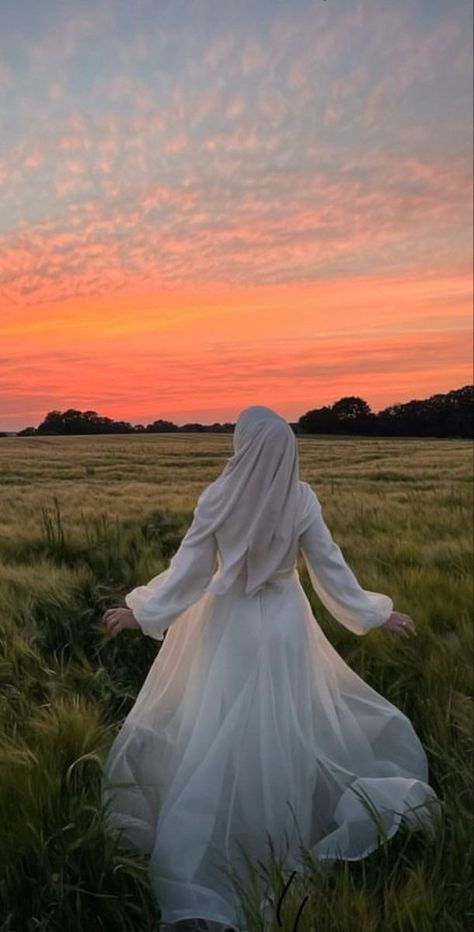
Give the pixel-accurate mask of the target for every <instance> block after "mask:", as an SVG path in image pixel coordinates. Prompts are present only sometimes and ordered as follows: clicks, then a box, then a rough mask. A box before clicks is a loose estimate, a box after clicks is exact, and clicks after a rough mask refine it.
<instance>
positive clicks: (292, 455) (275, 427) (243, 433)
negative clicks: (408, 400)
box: [183, 405, 299, 595]
mask: <svg viewBox="0 0 474 932" xmlns="http://www.w3.org/2000/svg"><path fill="white" fill-rule="evenodd" d="M233 446H234V455H233V456H231V457H230V459H229V460H228V462H227V465H226V466H225V468H224V470H223V471H222V473H221V475H220V476H218V478H217V479H216V480H215V481H214V482H212V483H211V484H210V485H209V486H208V487H207V488H206V489H205V490H204V492H203V493H202V494H201V496H200V497H199V499H198V502H197V505H196V510H195V520H194V522H193V525H192V526H191V527H190V528H189V530H188V532H187V534H186V535H185V537H184V538H183V542H185V541H186V542H188V543H192V544H194V543H197V542H199V541H200V540H202V539H203V538H205V537H206V536H207V535H208V534H210V533H213V532H214V531H215V530H216V529H217V528H218V527H219V525H221V524H222V523H223V522H224V521H226V536H227V537H229V535H230V537H231V540H232V548H231V553H232V557H231V559H230V560H225V561H224V563H223V565H222V566H220V567H219V570H218V573H217V575H216V576H215V578H214V579H213V580H212V581H211V582H210V583H209V585H208V586H207V587H206V590H205V591H208V592H215V593H219V594H222V593H224V592H226V591H227V589H228V588H229V586H230V585H231V584H232V582H233V581H234V579H235V578H236V576H237V575H238V574H239V573H240V572H241V571H242V570H243V569H245V570H246V573H247V579H246V589H245V591H246V593H247V595H254V594H255V593H256V592H257V591H258V589H260V587H261V586H263V585H264V583H265V582H266V580H267V579H268V578H269V577H270V576H271V575H272V573H273V572H274V571H275V570H276V569H278V567H279V565H280V564H281V563H282V561H283V560H284V558H285V556H286V555H287V553H289V551H290V549H291V546H292V544H293V541H294V535H295V528H296V517H297V505H298V492H299V463H298V447H297V442H296V437H295V434H294V432H293V430H292V428H291V427H290V425H289V424H288V422H287V421H286V420H285V419H284V418H283V417H281V416H280V415H279V414H277V413H276V411H273V410H272V409H271V408H267V407H264V406H262V405H252V406H250V407H248V408H244V410H243V411H241V413H240V415H239V417H238V419H237V422H236V425H235V430H234V434H233Z"/></svg>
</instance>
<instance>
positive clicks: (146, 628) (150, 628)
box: [125, 589, 165, 641]
mask: <svg viewBox="0 0 474 932" xmlns="http://www.w3.org/2000/svg"><path fill="white" fill-rule="evenodd" d="M134 592H135V590H134V589H132V591H131V592H127V595H126V596H125V605H126V606H127V608H129V609H130V610H131V611H132V612H133V616H134V618H135V620H136V621H137V622H138V624H139V625H140V628H141V631H142V633H143V634H146V635H147V637H150V638H154V640H155V641H162V640H163V638H164V636H165V633H164V631H159V630H157V626H156V621H155V622H154V623H153V622H152V621H150V618H149V616H147V615H146V614H145V613H142V612H141V610H140V604H139V600H138V598H135V596H134Z"/></svg>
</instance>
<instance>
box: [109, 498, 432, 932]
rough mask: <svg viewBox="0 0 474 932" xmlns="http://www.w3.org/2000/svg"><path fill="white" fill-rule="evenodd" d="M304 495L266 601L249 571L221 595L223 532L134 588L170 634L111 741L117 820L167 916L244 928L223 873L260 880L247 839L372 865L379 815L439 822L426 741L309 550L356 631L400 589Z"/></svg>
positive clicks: (143, 620)
mask: <svg viewBox="0 0 474 932" xmlns="http://www.w3.org/2000/svg"><path fill="white" fill-rule="evenodd" d="M300 494H301V526H300V534H299V536H298V539H297V540H296V541H295V549H294V552H293V558H292V562H291V563H290V564H288V565H287V566H284V567H282V568H281V570H280V571H279V572H277V573H276V574H274V576H273V577H272V578H271V579H270V580H269V581H268V582H267V583H266V584H265V585H264V586H262V587H261V588H260V590H259V591H258V592H257V593H256V594H255V595H252V596H249V595H247V594H246V592H245V584H246V578H245V574H244V573H240V574H239V575H238V576H237V578H236V579H235V580H234V582H233V583H232V585H231V586H230V588H229V589H228V590H227V591H226V592H225V593H224V594H221V595H218V594H215V593H213V592H212V591H208V588H207V587H208V584H209V580H210V579H211V578H212V574H213V573H214V571H215V569H216V564H215V561H216V559H217V561H219V559H221V557H220V555H219V549H222V551H223V552H225V549H226V540H225V535H224V533H223V536H222V537H221V538H220V539H219V538H217V539H216V540H215V541H214V544H213V545H212V546H211V547H209V545H206V546H205V547H203V545H202V544H199V545H196V548H197V549H196V550H195V552H194V551H193V548H191V547H190V548H189V550H188V551H187V550H186V546H185V545H184V546H183V544H182V546H181V548H180V550H179V551H178V553H177V554H176V555H175V557H174V558H173V560H172V562H171V565H170V568H169V569H168V570H167V571H165V572H164V573H161V574H160V575H159V576H157V577H155V578H154V579H153V580H151V581H150V583H149V584H148V586H140V587H137V589H135V590H133V591H132V592H131V593H129V594H128V595H127V597H126V601H127V604H128V605H129V606H130V607H131V608H132V609H133V611H134V612H135V614H136V617H137V619H138V621H139V623H140V624H141V625H142V627H143V630H144V632H145V633H147V634H149V635H150V636H152V637H156V638H157V639H162V638H163V633H164V630H166V629H167V628H169V630H168V631H167V634H166V637H165V639H164V641H163V644H162V647H161V649H160V651H159V653H158V655H157V657H156V659H155V661H154V662H153V664H152V666H151V668H150V670H149V673H148V675H147V677H146V679H145V682H144V684H143V686H142V689H141V691H140V693H139V695H138V697H137V700H136V702H135V705H134V706H133V708H132V710H131V711H130V713H129V714H128V716H127V718H126V719H125V721H124V722H123V725H122V727H121V729H120V731H119V732H118V734H117V736H116V738H115V740H114V742H113V744H112V746H111V749H110V751H109V754H108V758H107V761H106V767H105V773H104V778H103V799H104V803H105V804H106V811H107V819H108V824H109V826H110V829H111V831H113V832H117V831H118V832H119V834H120V838H121V839H122V841H123V843H124V845H127V846H131V847H132V848H136V849H137V850H139V851H142V852H144V853H148V854H149V855H150V876H151V880H152V884H153V889H154V890H155V892H156V896H157V899H158V902H159V905H160V909H161V916H162V919H163V920H164V921H168V922H174V921H177V920H179V919H183V918H189V917H197V916H199V917H204V918H208V919H214V920H217V921H220V922H224V923H234V924H235V925H237V926H240V927H243V926H244V922H243V916H242V914H241V911H240V908H239V899H238V897H237V894H236V890H235V886H234V884H233V883H232V882H231V880H230V878H229V877H228V875H227V874H226V871H225V870H222V868H223V867H225V866H226V865H228V866H229V867H230V868H231V869H232V871H233V872H234V873H235V872H236V871H237V872H240V873H241V876H242V878H245V877H246V871H245V865H244V859H243V855H242V852H243V851H244V852H245V853H246V855H247V856H248V857H249V858H250V859H251V860H252V861H253V862H254V863H256V862H257V860H259V861H260V862H262V863H268V862H269V858H270V849H269V844H268V838H269V837H270V838H271V840H272V843H273V847H274V852H275V853H276V854H277V856H279V857H281V858H283V859H284V861H285V864H286V865H287V866H288V867H289V868H290V867H297V865H298V864H299V863H300V860H299V858H300V846H304V848H305V849H306V850H308V851H310V852H311V853H312V855H313V856H314V857H316V858H321V859H327V858H343V859H346V860H357V859H360V858H364V857H366V856H367V855H368V854H369V853H370V852H371V851H373V850H374V849H375V848H376V847H377V846H378V845H379V844H380V842H381V827H380V826H382V831H383V833H386V835H388V836H389V837H390V836H391V835H393V834H394V833H395V832H396V830H397V828H398V827H399V825H400V824H401V822H402V820H403V821H404V822H405V823H406V824H409V825H411V826H413V827H414V828H421V829H423V830H425V831H426V832H428V833H430V832H431V831H432V829H433V817H434V814H435V812H436V810H437V808H438V806H439V800H438V798H437V796H436V794H435V792H434V790H433V789H432V788H431V787H430V785H429V783H428V764H427V758H426V754H425V751H424V748H423V746H422V743H421V741H420V739H419V737H418V736H417V734H416V732H415V730H414V728H413V726H412V724H411V722H410V721H409V719H408V718H407V717H406V716H405V715H404V714H403V713H402V712H401V711H400V710H399V709H398V708H397V707H396V706H394V705H393V704H392V703H390V702H389V701H388V700H387V699H385V698H384V697H383V696H381V695H380V694H379V693H377V692H376V691H375V690H374V689H372V688H371V687H370V686H369V685H368V684H367V683H366V682H365V681H364V680H363V679H361V678H360V677H359V676H358V675H357V674H356V673H355V671H354V670H352V668H351V667H349V666H348V664H346V663H345V661H344V660H343V659H342V657H341V656H340V655H339V654H338V652H337V651H336V650H335V649H334V648H333V647H332V645H331V644H330V642H329V641H328V639H327V638H326V637H325V635H324V633H323V631H322V629H321V627H320V625H319V624H318V621H317V619H316V618H315V616H314V614H313V612H312V609H311V606H310V603H309V601H308V598H307V596H306V594H305V592H304V589H303V587H302V585H301V582H300V578H299V575H298V572H297V569H296V561H295V555H296V554H297V552H298V547H300V548H301V550H302V552H303V555H304V557H305V559H306V563H307V565H308V569H309V572H310V577H311V580H312V582H313V585H314V586H315V588H316V591H317V592H318V594H319V596H320V598H321V600H322V601H323V602H324V603H325V604H326V605H327V606H328V607H329V608H330V610H331V611H332V613H333V614H334V616H335V617H336V618H338V620H339V621H340V622H341V623H342V624H344V625H346V626H347V627H348V628H350V629H351V630H352V631H353V632H354V633H356V634H364V633H366V632H367V631H368V630H369V629H370V628H371V627H377V626H379V625H380V624H382V623H383V621H384V620H385V619H386V618H387V617H388V616H389V614H390V612H391V610H392V601H391V599H390V598H389V597H388V596H385V595H383V594H381V593H373V592H370V591H368V590H364V589H362V587H361V586H360V585H359V583H358V581H357V579H356V577H355V576H354V574H353V573H352V571H351V570H350V568H349V567H348V566H347V564H346V563H345V561H344V558H343V556H342V553H341V551H340V549H339V548H338V547H337V545H336V544H335V543H334V541H333V540H332V538H331V536H330V533H329V531H328V529H327V527H326V525H325V523H324V520H323V517H322V512H321V506H320V504H319V502H318V500H317V497H316V496H315V493H314V492H313V491H312V490H311V489H310V487H309V486H307V484H306V483H300ZM206 547H207V549H206ZM212 547H214V548H215V549H214V550H213V549H212ZM179 594H180V595H179ZM180 599H181V601H180ZM189 603H191V604H189ZM384 636H390V637H394V636H395V635H393V634H391V635H388V634H387V635H384ZM370 809H372V814H371V812H370V811H369V810H370ZM374 811H375V812H376V813H377V817H376V818H374V815H373V813H374ZM377 820H379V826H378V825H377ZM264 894H265V891H264V889H263V888H262V902H263V899H264Z"/></svg>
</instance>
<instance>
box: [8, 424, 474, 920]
mask: <svg viewBox="0 0 474 932" xmlns="http://www.w3.org/2000/svg"><path fill="white" fill-rule="evenodd" d="M298 447H299V459H300V474H301V478H302V479H305V480H306V481H308V482H309V483H310V484H311V485H312V487H313V488H314V490H315V491H316V492H317V494H318V496H319V498H320V501H321V503H322V506H323V513H324V516H325V519H326V522H327V523H328V525H329V527H330V528H331V531H332V533H333V535H334V538H335V540H336V541H337V543H338V544H339V545H340V546H341V549H342V551H343V553H344V555H345V557H346V559H347V561H348V562H349V564H350V565H351V567H352V569H353V570H354V572H355V573H356V575H357V577H358V579H359V581H360V582H361V584H362V585H363V586H364V587H365V588H368V589H374V590H377V591H380V592H386V593H387V594H389V595H390V596H391V597H392V598H393V600H394V606H395V608H396V609H398V610H399V611H403V612H407V613H408V614H410V615H411V617H412V618H413V619H414V621H415V623H416V626H417V630H418V637H417V638H413V639H410V640H409V641H407V640H405V639H402V638H400V637H398V636H397V635H396V634H394V633H392V632H388V631H387V632H381V631H375V632H370V633H369V634H368V635H367V636H366V637H364V638H357V637H355V636H354V635H352V634H351V633H350V632H349V631H347V630H346V629H345V628H343V627H342V626H341V625H340V624H339V623H338V622H337V621H335V620H334V619H333V618H332V617H331V616H330V615H329V614H328V613H327V612H326V610H325V609H324V607H323V606H322V605H321V603H320V602H319V601H318V599H317V596H316V595H315V594H314V593H313V592H312V590H311V589H310V584H309V580H308V577H307V573H306V571H305V569H304V567H303V566H300V572H301V578H302V582H303V584H304V586H305V589H306V591H307V594H308V597H309V598H310V601H311V604H312V607H313V611H314V613H315V615H316V617H317V619H318V621H319V623H320V624H321V626H322V627H323V629H324V631H325V633H326V634H327V636H328V637H329V638H330V640H331V641H332V643H333V645H334V646H335V647H336V649H337V650H338V651H339V653H340V654H341V655H342V656H343V657H344V659H345V660H346V662H347V663H349V664H350V665H351V666H352V667H353V669H355V670H356V672H358V673H359V675H361V676H363V677H364V679H365V680H366V681H367V682H368V683H369V684H370V685H371V686H373V687H374V688H375V689H377V690H378V691H379V692H381V693H382V694H383V695H384V696H386V697H387V698H388V699H389V700H390V701H391V702H394V703H395V704H396V705H397V706H398V707H399V708H400V709H402V710H403V711H404V712H405V713H406V714H407V715H408V716H409V717H410V719H411V720H412V722H413V724H414V726H415V728H416V729H417V731H418V734H419V736H420V738H421V740H422V741H423V744H424V746H425V749H426V752H427V755H428V760H429V765H430V782H431V784H432V785H433V787H434V788H435V790H436V791H437V793H438V795H439V796H440V798H441V800H442V803H443V818H442V820H441V821H440V823H439V826H438V830H437V837H436V839H434V840H429V839H427V838H425V837H424V836H420V835H419V834H418V833H417V834H409V833H408V832H407V831H400V832H399V833H397V835H396V836H395V837H394V838H393V839H391V840H390V841H389V842H388V843H387V844H381V846H380V848H379V849H378V850H377V851H376V852H374V853H373V854H372V855H370V856H369V857H368V858H367V859H366V860H365V861H362V862H354V863H347V862H345V863H344V862H339V863H336V864H334V865H333V866H332V867H331V869H330V870H324V871H321V870H319V868H318V865H310V864H308V868H307V872H306V875H305V877H304V878H303V879H301V878H300V879H298V880H297V882H295V883H294V884H293V885H292V887H291V889H290V890H289V891H288V894H287V895H286V896H285V900H284V905H283V906H282V910H281V915H280V917H279V920H280V923H279V922H278V921H277V919H276V918H275V921H274V923H273V928H274V929H275V930H277V929H278V930H281V932H287V930H292V929H293V928H294V924H295V919H296V917H297V913H298V910H299V907H300V904H301V902H302V898H304V896H307V897H308V899H307V902H306V903H305V908H304V909H303V910H302V911H301V913H300V916H299V918H298V930H299V932H313V930H316V932H433V930H437V932H461V930H463V929H465V928H467V927H468V925H469V917H470V916H472V902H471V899H470V869H469V867H470V863H472V820H471V803H472V785H471V778H472V660H471V658H472V607H473V592H472V569H473V567H472V443H470V442H468V441H461V440H430V439H423V440H417V439H412V438H410V439H392V438H380V439H378V438H363V437H359V438H345V437H337V438H335V437H298ZM231 453H232V437H231V435H228V434H225V435H220V434H195V435H194V434H193V435H191V434H188V435H186V434H169V435H159V434H149V435H115V436H113V435H109V436H107V435H102V436H90V437H78V436H71V437H52V436H51V437H47V436H42V437H31V438H28V437H21V438H20V437H6V438H2V440H1V441H0V598H1V612H0V617H1V641H0V651H1V654H0V679H1V699H0V748H1V754H0V863H1V864H2V872H1V875H0V901H1V903H0V909H1V913H0V930H1V932H33V930H34V932H38V930H44V932H46V930H48V932H96V930H97V932H98V930H107V932H109V930H110V932H132V930H133V932H152V930H157V929H158V922H159V904H157V903H156V901H155V900H154V897H153V894H152V892H151V889H150V886H149V881H148V876H147V862H146V858H145V857H141V856H133V855H131V854H124V852H123V851H120V850H117V848H116V847H115V846H114V845H113V843H112V842H111V841H110V839H109V838H108V837H107V835H106V834H105V832H104V823H103V813H102V812H101V808H100V804H99V790H100V773H101V765H102V762H103V760H104V757H105V755H106V753H107V749H108V747H109V746H110V743H111V741H112V739H113V736H114V734H115V733H116V732H117V730H118V728H119V727H120V723H121V721H122V720H123V718H124V716H125V715H126V714H127V712H128V711H129V710H130V708H131V707H132V705H133V703H134V700H135V697H136V695H137V693H138V691H139V689H140V686H141V683H142V682H143V680H144V679H145V676H146V673H147V671H148V669H149V666H150V664H151V662H152V661H153V659H154V657H155V655H156V651H157V650H158V649H159V645H158V643H157V642H155V641H153V640H152V639H150V638H146V637H143V636H141V635H140V634H139V633H138V632H136V631H124V632H122V633H121V634H120V635H119V636H118V637H117V638H115V639H111V638H110V636H108V635H107V633H106V632H105V631H104V629H103V627H102V626H101V624H100V618H101V616H102V614H103V612H104V610H105V609H106V608H107V607H108V606H109V605H112V604H117V603H118V602H120V601H121V600H122V599H123V595H124V594H125V593H126V592H127V591H128V590H129V589H131V588H133V587H134V586H136V585H139V584H140V583H143V582H146V581H148V579H150V578H151V577H152V576H153V575H155V574H156V573H158V572H160V570H161V569H164V568H165V567H166V566H167V564H168V561H169V559H170V557H171V555H172V554H173V553H174V551H175V550H176V548H177V547H178V545H179V542H180V540H181V537H182V536H183V534H184V532H185V530H186V527H187V526H188V524H189V522H190V520H191V518H192V512H193V508H194V505H195V502H196V499H197V496H198V495H199V493H200V492H201V491H202V489H203V488H204V487H205V486H206V485H207V484H208V483H209V482H210V481H211V480H212V479H214V478H215V477H216V476H217V475H218V474H219V472H220V471H221V469H222V468H223V466H224V465H225V462H226V460H227V458H228V457H229V456H230V455H231ZM253 869H254V870H255V871H257V870H258V865H256V866H255V867H254V868H253ZM270 879H271V882H272V884H273V885H274V890H275V896H276V898H277V897H278V895H279V893H281V886H282V877H281V874H280V872H279V869H278V865H275V869H274V872H273V874H272V877H271V878H270ZM251 893H252V885H251V872H249V888H248V891H247V890H242V898H243V899H244V902H245V903H246V909H247V913H248V922H249V929H250V930H255V932H256V930H258V929H260V928H261V926H260V925H259V922H258V919H257V917H256V916H255V914H254V908H253V901H252V896H251Z"/></svg>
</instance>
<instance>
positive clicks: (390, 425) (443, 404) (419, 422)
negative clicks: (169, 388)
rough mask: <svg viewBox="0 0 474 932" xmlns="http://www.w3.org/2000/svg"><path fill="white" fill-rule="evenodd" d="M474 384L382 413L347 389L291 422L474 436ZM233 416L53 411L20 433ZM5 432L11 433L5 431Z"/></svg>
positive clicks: (312, 428) (300, 427)
mask: <svg viewBox="0 0 474 932" xmlns="http://www.w3.org/2000/svg"><path fill="white" fill-rule="evenodd" d="M473 409H474V386H473V385H464V387H463V388H457V389H454V390H453V391H451V392H447V393H446V394H437V395H431V396H430V398H425V399H423V400H418V399H413V400H412V401H407V402H404V403H402V404H394V405H389V406H388V407H387V408H383V409H382V410H381V411H378V412H377V413H375V412H373V411H371V409H370V407H369V405H368V403H367V402H366V401H364V399H363V398H359V397H358V396H357V395H345V396H344V397H343V398H340V399H339V400H338V401H335V402H334V404H332V405H323V406H322V407H320V408H312V409H311V410H309V411H307V412H306V413H305V414H302V415H301V417H300V418H298V420H297V421H290V422H289V424H290V426H291V427H292V429H293V430H294V432H295V433H297V434H353V435H357V434H360V435H368V436H382V437H461V438H469V439H473V438H474V431H473ZM234 427H235V424H234V423H232V422H228V421H226V422H224V423H219V422H214V423H213V424H200V423H194V422H191V423H187V424H181V425H179V426H178V425H177V424H174V423H173V421H167V420H163V419H161V418H159V419H158V420H155V421H152V422H151V423H150V424H146V425H144V424H130V423H129V422H128V421H116V420H113V418H109V417H103V416H100V415H98V414H97V412H96V411H78V410H76V409H75V408H68V409H67V410H66V411H56V410H55V411H49V412H48V414H47V415H46V417H45V418H44V420H43V421H42V422H41V423H40V424H39V425H38V427H25V428H24V429H23V430H20V431H18V432H17V436H18V437H31V436H36V435H45V434H47V435H51V434H54V435H56V434H59V435H61V434H140V433H142V434H147V433H149V434H155V433H177V432H180V433H198V432H199V433H232V431H233V430H234ZM0 436H8V434H7V432H5V431H3V432H0Z"/></svg>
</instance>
